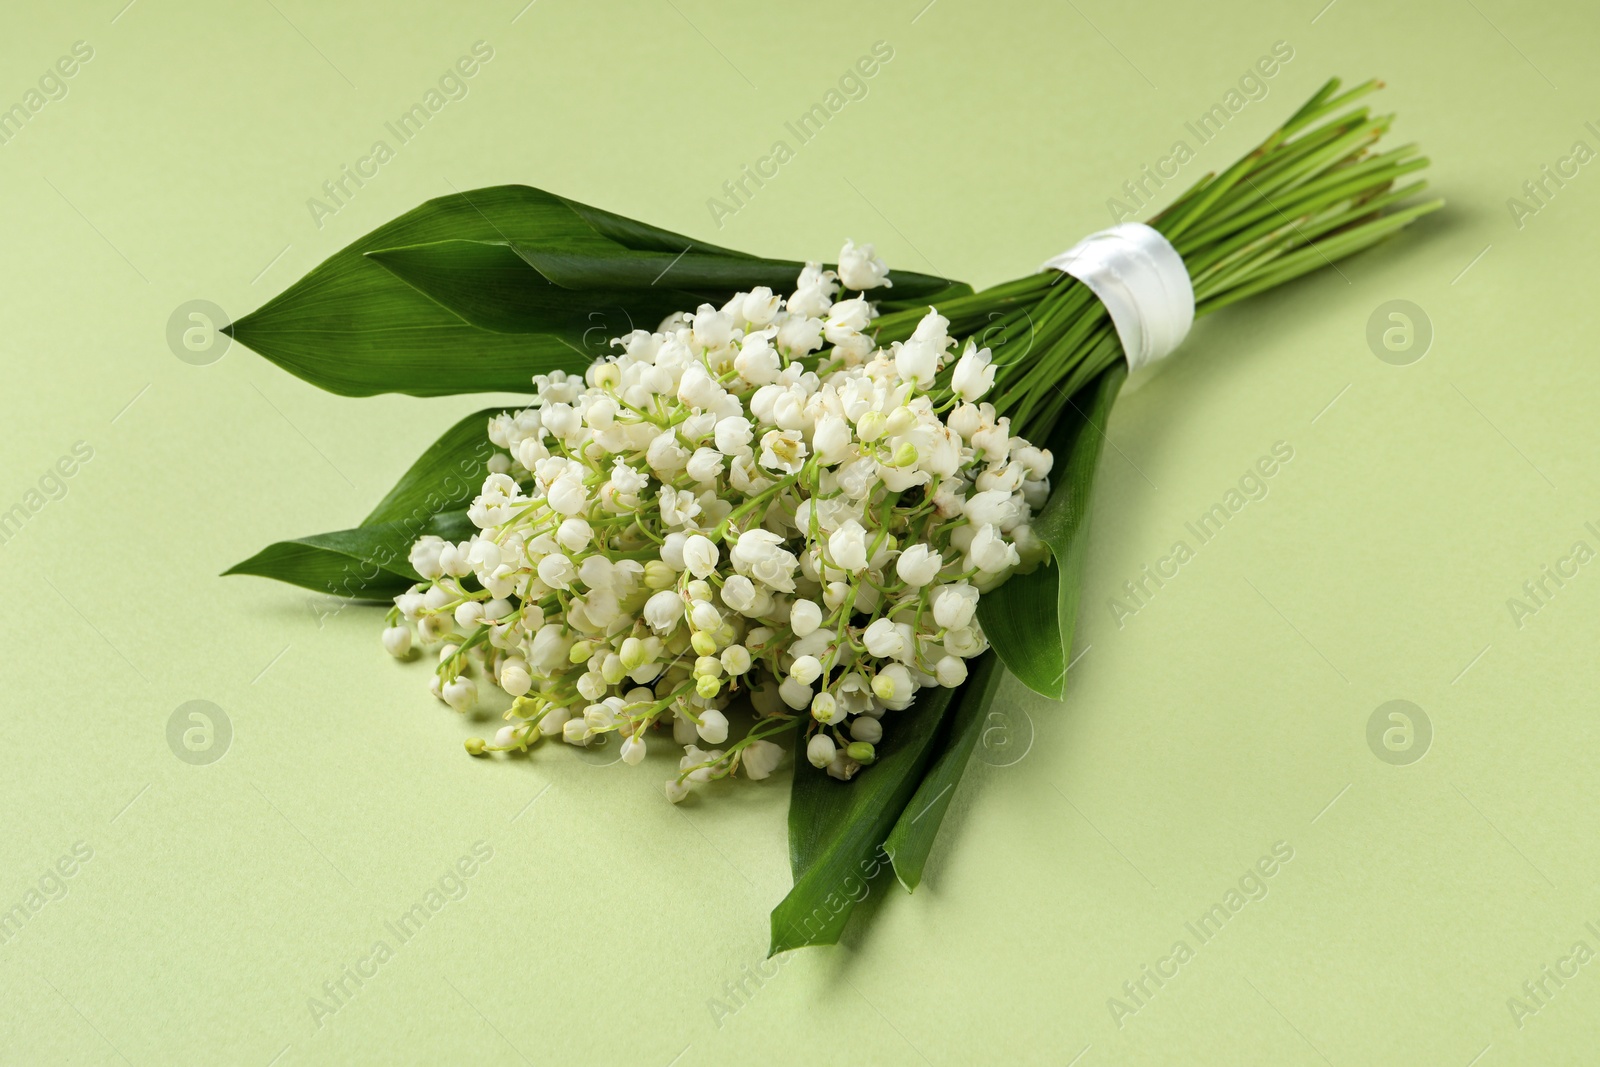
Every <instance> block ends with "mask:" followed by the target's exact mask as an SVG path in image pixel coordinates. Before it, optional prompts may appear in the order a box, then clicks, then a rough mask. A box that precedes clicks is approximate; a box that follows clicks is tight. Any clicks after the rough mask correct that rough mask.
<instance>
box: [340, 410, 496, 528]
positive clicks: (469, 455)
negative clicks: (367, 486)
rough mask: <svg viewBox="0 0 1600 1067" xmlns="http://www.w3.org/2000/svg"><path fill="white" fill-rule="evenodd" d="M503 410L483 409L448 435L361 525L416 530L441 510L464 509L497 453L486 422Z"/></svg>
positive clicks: (447, 432)
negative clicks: (401, 525) (404, 525)
mask: <svg viewBox="0 0 1600 1067" xmlns="http://www.w3.org/2000/svg"><path fill="white" fill-rule="evenodd" d="M504 410H506V409H505V408H484V409H483V410H482V411H477V412H474V413H473V414H471V415H468V416H467V417H466V418H464V419H462V420H461V421H460V422H458V423H456V424H455V425H454V426H452V427H450V428H449V429H448V430H446V431H445V432H444V433H443V435H441V436H440V438H439V439H438V440H437V441H435V442H434V443H433V444H431V445H429V446H428V450H427V451H426V452H424V453H422V455H421V456H419V457H417V461H416V462H415V463H413V464H411V467H410V469H409V470H407V471H406V472H405V474H403V475H401V477H400V480H399V481H398V482H396V483H395V486H394V488H393V489H391V490H389V494H388V495H387V496H385V497H384V498H383V499H382V500H380V501H379V502H378V506H377V507H375V508H373V509H372V514H370V515H368V516H367V517H366V518H365V519H363V520H361V525H362V526H376V525H380V524H383V523H391V522H404V523H410V524H412V525H413V526H414V527H416V528H417V529H418V530H420V529H421V528H422V527H423V525H424V524H426V523H427V521H428V520H429V519H431V518H432V517H433V516H435V515H437V514H438V513H439V512H441V511H460V510H462V509H464V508H465V507H466V506H467V504H469V503H471V501H472V499H473V497H475V496H477V494H478V490H479V489H480V488H481V487H482V485H483V478H484V474H485V472H486V464H488V462H489V457H490V456H492V455H494V454H495V453H496V452H498V451H500V450H499V449H497V448H495V446H494V445H493V444H492V443H491V442H490V440H489V429H488V428H489V419H490V418H492V417H493V416H495V415H498V414H499V413H500V412H502V411H504ZM413 540H415V538H413Z"/></svg>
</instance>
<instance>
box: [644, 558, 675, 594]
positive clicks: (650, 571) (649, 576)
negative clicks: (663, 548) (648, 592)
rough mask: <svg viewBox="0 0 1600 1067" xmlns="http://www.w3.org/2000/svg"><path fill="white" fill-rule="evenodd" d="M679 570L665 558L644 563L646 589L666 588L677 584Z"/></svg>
mask: <svg viewBox="0 0 1600 1067" xmlns="http://www.w3.org/2000/svg"><path fill="white" fill-rule="evenodd" d="M677 581H678V572H677V571H675V570H673V569H672V567H671V565H669V564H668V563H666V562H665V561H663V560H659V559H653V560H650V561H649V562H647V563H646V564H645V565H644V584H645V588H646V589H666V588H668V587H669V586H672V585H676V584H677Z"/></svg>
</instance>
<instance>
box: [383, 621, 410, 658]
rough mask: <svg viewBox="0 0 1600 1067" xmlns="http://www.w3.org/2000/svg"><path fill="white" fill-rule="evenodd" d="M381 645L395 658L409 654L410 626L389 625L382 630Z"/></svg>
mask: <svg viewBox="0 0 1600 1067" xmlns="http://www.w3.org/2000/svg"><path fill="white" fill-rule="evenodd" d="M383 647H384V649H385V650H386V651H387V652H388V653H389V655H391V656H393V657H394V658H395V659H405V658H406V656H408V655H410V654H411V627H409V626H391V627H389V628H388V629H386V630H384V631H383Z"/></svg>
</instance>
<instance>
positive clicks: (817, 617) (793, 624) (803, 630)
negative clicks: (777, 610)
mask: <svg viewBox="0 0 1600 1067" xmlns="http://www.w3.org/2000/svg"><path fill="white" fill-rule="evenodd" d="M821 625H822V609H821V608H820V607H818V606H817V603H816V601H814V600H796V601H795V602H794V604H793V605H791V606H790V608H789V629H791V630H793V631H794V635H795V636H796V637H805V636H806V635H807V634H810V633H813V632H815V631H816V629H817V627H818V626H821Z"/></svg>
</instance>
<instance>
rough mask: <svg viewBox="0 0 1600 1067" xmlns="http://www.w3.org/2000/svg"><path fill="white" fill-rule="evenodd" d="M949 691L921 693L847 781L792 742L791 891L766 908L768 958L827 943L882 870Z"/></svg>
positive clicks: (834, 939)
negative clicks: (873, 756)
mask: <svg viewBox="0 0 1600 1067" xmlns="http://www.w3.org/2000/svg"><path fill="white" fill-rule="evenodd" d="M952 692H953V690H950V689H945V688H942V687H939V686H934V687H931V688H928V689H924V690H922V691H921V693H920V694H919V695H918V697H917V700H916V702H915V703H913V704H912V705H911V707H909V708H906V709H905V710H904V711H895V712H891V713H890V715H891V716H892V718H893V719H894V724H893V731H892V733H890V734H889V735H888V736H887V737H886V738H885V741H884V743H883V745H882V746H881V755H880V757H879V759H878V760H877V762H875V763H873V764H871V765H870V766H867V767H863V768H862V769H861V770H860V771H859V772H857V774H856V776H855V778H854V779H853V780H852V781H849V782H840V781H835V780H834V779H832V778H830V777H828V775H827V773H826V772H824V771H819V770H817V769H816V768H815V767H813V766H811V764H810V763H808V762H807V761H806V758H805V753H804V752H803V751H798V750H799V748H800V746H799V743H798V742H797V743H796V749H797V751H796V753H795V770H794V788H793V791H792V792H791V794H790V797H789V865H790V867H791V868H792V869H793V870H794V888H793V889H791V890H790V891H789V895H788V896H786V897H784V898H783V900H782V902H781V903H779V904H778V906H777V907H776V908H774V909H773V910H772V948H771V952H769V953H768V954H769V955H776V954H777V953H779V952H787V951H788V950H790V949H795V948H803V947H805V946H807V945H831V944H834V943H836V942H837V941H838V940H839V934H840V933H841V932H842V931H843V930H844V927H845V923H846V922H848V921H849V918H850V913H851V912H852V911H853V910H854V909H855V906H856V904H858V903H860V901H861V900H863V899H865V898H866V894H867V893H868V892H869V891H870V886H869V883H871V881H872V880H873V879H874V878H875V877H877V875H878V874H879V873H881V870H882V867H883V860H882V858H881V857H880V855H879V853H880V851H881V849H882V845H883V842H884V839H885V838H886V837H887V836H888V834H889V831H890V830H891V829H892V828H893V827H894V823H895V820H896V819H898V818H899V816H900V812H901V811H902V810H903V809H904V808H905V806H906V801H907V800H909V799H910V798H911V794H912V793H914V792H915V791H916V788H917V783H918V782H920V781H921V780H922V772H923V769H924V768H925V767H926V766H927V764H928V758H929V756H930V755H931V752H932V748H933V741H934V738H935V737H936V736H937V735H938V732H939V724H940V723H941V722H942V721H943V719H944V717H945V712H946V711H947V710H948V709H949V707H950V696H951V693H952Z"/></svg>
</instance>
